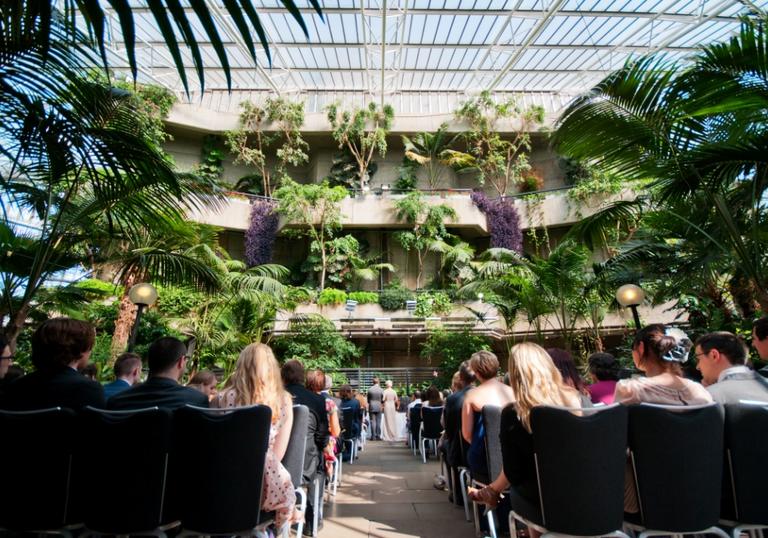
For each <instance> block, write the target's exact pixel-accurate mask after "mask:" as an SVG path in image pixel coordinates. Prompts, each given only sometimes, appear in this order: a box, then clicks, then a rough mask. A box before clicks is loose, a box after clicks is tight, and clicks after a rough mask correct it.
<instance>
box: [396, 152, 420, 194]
mask: <svg viewBox="0 0 768 538" xmlns="http://www.w3.org/2000/svg"><path fill="white" fill-rule="evenodd" d="M418 167H419V163H417V162H416V161H412V160H411V159H409V158H408V157H404V158H403V162H402V164H401V165H400V166H399V167H398V168H397V181H396V182H395V190H397V191H399V192H410V191H412V190H415V189H416V185H417V184H418V183H419V178H418V177H417V176H416V170H417V169H418Z"/></svg>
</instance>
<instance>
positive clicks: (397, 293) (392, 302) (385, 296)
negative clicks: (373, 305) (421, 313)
mask: <svg viewBox="0 0 768 538" xmlns="http://www.w3.org/2000/svg"><path fill="white" fill-rule="evenodd" d="M412 299H414V293H413V292H412V291H411V290H409V289H406V288H405V287H403V286H402V285H399V284H397V285H393V286H388V287H386V288H384V289H383V290H381V293H379V305H380V306H381V308H382V310H385V311H387V312H394V311H395V310H403V309H404V308H405V301H410V300H412Z"/></svg>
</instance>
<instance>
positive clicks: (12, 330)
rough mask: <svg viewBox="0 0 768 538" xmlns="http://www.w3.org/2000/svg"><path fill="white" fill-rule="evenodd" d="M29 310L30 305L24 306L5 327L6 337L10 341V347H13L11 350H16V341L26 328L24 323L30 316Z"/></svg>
mask: <svg viewBox="0 0 768 538" xmlns="http://www.w3.org/2000/svg"><path fill="white" fill-rule="evenodd" d="M29 308H30V306H29V303H26V304H24V305H22V306H21V308H19V309H18V310H17V311H16V313H15V314H14V315H13V316H12V317H11V319H9V320H8V324H7V325H6V326H5V331H4V332H5V337H6V338H7V339H8V345H9V346H11V349H16V339H17V338H18V337H19V334H20V333H21V330H22V329H23V328H24V321H25V320H26V319H27V314H29Z"/></svg>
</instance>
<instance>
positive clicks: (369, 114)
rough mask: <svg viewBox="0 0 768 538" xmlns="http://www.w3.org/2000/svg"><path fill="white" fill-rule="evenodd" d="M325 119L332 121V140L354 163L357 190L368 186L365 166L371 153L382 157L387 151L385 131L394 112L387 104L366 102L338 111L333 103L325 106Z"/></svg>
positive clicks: (386, 131) (389, 125) (366, 167)
mask: <svg viewBox="0 0 768 538" xmlns="http://www.w3.org/2000/svg"><path fill="white" fill-rule="evenodd" d="M326 112H327V113H328V122H329V123H330V124H331V129H332V132H331V134H332V136H333V139H334V140H336V142H337V143H338V144H339V149H346V150H349V152H350V153H351V154H352V155H353V156H354V158H355V161H356V162H357V177H358V181H359V182H360V183H359V185H360V189H363V188H365V187H367V186H368V181H369V180H370V178H369V177H368V168H369V166H370V164H371V161H372V160H373V155H374V153H375V152H378V153H379V155H380V156H381V157H384V155H386V153H387V133H388V132H389V130H390V129H391V128H392V120H393V119H394V117H395V111H394V109H393V108H392V107H391V106H390V105H384V106H382V107H379V106H378V105H377V104H376V103H373V102H371V103H368V106H367V107H366V108H360V109H356V110H353V111H348V110H340V109H339V104H338V103H334V104H331V105H329V106H328V107H327V108H326Z"/></svg>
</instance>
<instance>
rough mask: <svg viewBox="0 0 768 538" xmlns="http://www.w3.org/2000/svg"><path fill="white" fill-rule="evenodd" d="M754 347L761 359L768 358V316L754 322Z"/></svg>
mask: <svg viewBox="0 0 768 538" xmlns="http://www.w3.org/2000/svg"><path fill="white" fill-rule="evenodd" d="M752 347H753V348H755V351H757V355H758V356H759V357H760V359H761V360H768V316H763V317H762V318H760V319H758V320H756V321H755V322H754V323H753V324H752Z"/></svg>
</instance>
